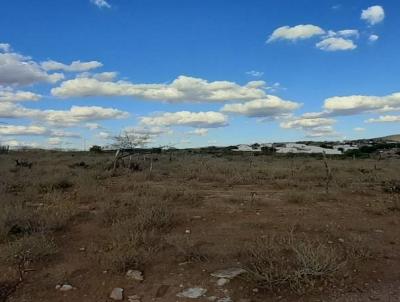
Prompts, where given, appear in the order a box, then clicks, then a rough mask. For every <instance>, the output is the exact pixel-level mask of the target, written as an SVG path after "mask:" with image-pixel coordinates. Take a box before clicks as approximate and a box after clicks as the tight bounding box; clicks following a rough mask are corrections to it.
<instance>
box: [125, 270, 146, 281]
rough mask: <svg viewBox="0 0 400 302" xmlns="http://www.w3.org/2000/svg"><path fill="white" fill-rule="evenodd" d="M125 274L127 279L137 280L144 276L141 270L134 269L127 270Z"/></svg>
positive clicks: (142, 278)
mask: <svg viewBox="0 0 400 302" xmlns="http://www.w3.org/2000/svg"><path fill="white" fill-rule="evenodd" d="M126 276H127V277H128V278H129V279H134V280H137V281H143V280H144V277H143V273H142V272H141V271H136V270H129V271H127V272H126Z"/></svg>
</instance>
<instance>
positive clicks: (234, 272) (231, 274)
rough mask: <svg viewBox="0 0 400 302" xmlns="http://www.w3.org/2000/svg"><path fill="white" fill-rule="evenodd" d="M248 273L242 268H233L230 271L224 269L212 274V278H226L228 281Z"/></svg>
mask: <svg viewBox="0 0 400 302" xmlns="http://www.w3.org/2000/svg"><path fill="white" fill-rule="evenodd" d="M245 272H246V271H245V270H244V269H242V268H240V267H232V268H228V269H223V270H219V271H216V272H214V273H212V274H211V276H213V277H216V278H226V279H233V278H235V277H237V276H239V275H241V274H244V273H245Z"/></svg>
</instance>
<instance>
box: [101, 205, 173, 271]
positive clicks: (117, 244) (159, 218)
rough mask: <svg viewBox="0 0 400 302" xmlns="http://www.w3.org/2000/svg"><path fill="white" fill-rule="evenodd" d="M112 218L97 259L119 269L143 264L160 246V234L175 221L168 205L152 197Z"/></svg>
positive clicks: (122, 269)
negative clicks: (157, 201)
mask: <svg viewBox="0 0 400 302" xmlns="http://www.w3.org/2000/svg"><path fill="white" fill-rule="evenodd" d="M115 213H116V212H114V214H113V215H115ZM118 213H119V212H118ZM111 221H112V225H111V228H110V230H109V232H108V234H107V238H106V240H105V244H104V246H103V248H100V250H101V252H100V253H99V254H98V256H99V259H98V260H99V261H100V262H101V263H102V264H103V265H104V266H106V267H107V268H108V269H111V270H112V271H119V272H121V271H125V270H127V269H128V268H138V267H139V266H141V265H142V264H143V263H145V262H146V261H147V259H148V258H149V257H151V255H153V254H154V253H155V252H156V251H157V250H158V249H160V248H161V235H162V234H164V233H166V232H167V231H169V229H170V228H171V227H172V225H173V223H174V220H173V214H172V212H171V211H170V209H169V208H168V207H167V205H166V204H165V203H162V202H159V203H156V202H154V201H151V200H148V201H141V202H139V203H138V204H136V205H135V206H133V207H132V208H131V209H130V211H128V212H126V211H125V215H123V216H120V217H119V219H118V217H117V216H112V219H111Z"/></svg>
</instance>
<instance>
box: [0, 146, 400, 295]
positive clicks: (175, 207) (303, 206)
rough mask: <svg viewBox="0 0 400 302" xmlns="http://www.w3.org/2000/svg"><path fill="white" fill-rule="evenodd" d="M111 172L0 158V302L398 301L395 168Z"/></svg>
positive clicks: (62, 157)
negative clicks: (195, 296) (119, 300)
mask: <svg viewBox="0 0 400 302" xmlns="http://www.w3.org/2000/svg"><path fill="white" fill-rule="evenodd" d="M15 160H19V161H26V162H27V163H31V165H24V166H21V165H16V161H15ZM126 160H128V159H126ZM112 161H113V154H111V153H102V152H86V153H83V152H75V153H73V152H50V151H47V152H46V151H26V152H23V151H20V152H10V153H9V154H2V155H0V301H6V300H7V299H8V301H89V302H90V301H108V300H107V299H109V298H108V297H109V294H110V292H111V291H112V289H113V288H115V287H120V288H123V289H124V299H125V300H126V301H128V296H130V295H138V296H140V298H141V301H144V302H146V301H154V299H158V300H159V301H178V300H182V301H185V299H184V298H180V297H177V296H176V295H177V293H179V292H181V291H182V290H183V289H185V288H191V287H202V288H204V289H207V293H206V294H205V296H204V297H202V298H199V299H200V300H204V301H206V298H207V297H208V298H209V297H213V296H215V297H216V298H215V300H218V299H221V298H227V297H230V298H231V299H232V301H260V302H261V301H321V300H323V301H369V299H372V300H377V301H400V290H399V285H400V278H399V277H400V276H399V271H400V249H399V245H400V232H399V229H400V226H399V224H400V201H399V196H400V174H399V169H400V161H399V160H398V159H383V160H377V159H374V158H366V159H355V160H353V159H349V158H341V157H335V158H329V157H328V158H327V159H326V160H325V161H324V159H323V157H322V156H312V157H311V156H300V155H299V156H295V157H293V156H275V155H260V156H253V155H246V154H236V155H232V154H226V155H224V154H222V155H221V154H220V155H218V156H217V155H212V154H195V153H189V152H185V151H170V152H169V153H161V154H146V155H143V154H142V155H136V156H134V157H133V161H134V162H135V165H134V169H130V168H129V167H128V164H126V165H122V164H120V165H119V167H118V168H116V169H115V170H113V169H112V167H113V162H112ZM131 167H132V165H131ZM150 167H151V168H150ZM327 169H329V171H328V170H327ZM328 172H329V173H328ZM328 178H329V179H328ZM232 267H236V268H241V269H243V270H244V271H245V272H244V273H242V274H241V275H240V276H238V277H236V278H234V279H232V280H231V282H229V283H227V284H225V285H223V286H218V285H217V283H216V282H217V279H216V278H215V277H212V276H211V275H210V274H211V273H213V272H215V271H217V270H220V269H226V268H232ZM129 270H139V271H141V272H142V273H143V275H144V280H143V281H140V282H139V281H135V280H131V279H129V278H127V277H126V272H127V271H129ZM63 284H68V285H71V286H72V287H73V288H74V289H73V290H70V291H65V292H63V291H60V290H56V289H55V287H56V285H63ZM241 299H242V300H241ZM246 299H247V300H246ZM222 301H228V300H222Z"/></svg>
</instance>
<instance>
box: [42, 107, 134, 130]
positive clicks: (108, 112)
mask: <svg viewBox="0 0 400 302" xmlns="http://www.w3.org/2000/svg"><path fill="white" fill-rule="evenodd" d="M41 115H42V116H41V117H40V119H41V120H42V121H45V122H47V123H49V124H52V125H55V126H73V125H77V124H80V123H84V122H88V121H99V120H109V119H121V118H127V117H128V116H129V114H128V113H127V112H123V111H120V110H117V109H113V108H103V107H98V106H72V107H71V109H70V110H43V111H42V114H41Z"/></svg>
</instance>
